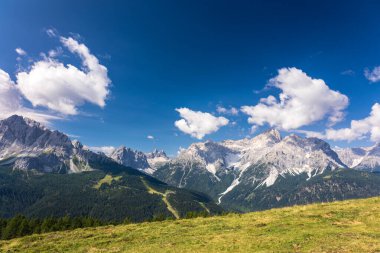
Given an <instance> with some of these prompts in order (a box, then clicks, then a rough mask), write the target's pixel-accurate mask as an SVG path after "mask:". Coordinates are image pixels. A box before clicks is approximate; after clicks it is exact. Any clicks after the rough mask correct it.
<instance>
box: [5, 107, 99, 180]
mask: <svg viewBox="0 0 380 253" xmlns="http://www.w3.org/2000/svg"><path fill="white" fill-rule="evenodd" d="M90 159H92V160H96V159H104V158H102V156H101V155H99V154H95V153H93V152H91V151H89V150H87V149H85V148H84V147H83V146H82V144H81V143H80V142H79V141H71V140H70V138H69V137H68V136H67V135H65V134H63V133H61V132H59V131H56V130H54V131H52V130H49V129H48V128H46V127H45V126H43V125H42V124H41V123H38V122H36V121H33V120H31V119H28V118H24V117H21V116H18V115H13V116H11V117H9V118H7V119H4V120H1V121H0V165H2V166H11V167H12V168H13V169H16V170H24V171H25V170H34V171H38V172H44V173H75V172H82V171H87V170H92V168H91V166H90V165H89V160H90Z"/></svg>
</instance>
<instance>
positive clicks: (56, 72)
mask: <svg viewBox="0 0 380 253" xmlns="http://www.w3.org/2000/svg"><path fill="white" fill-rule="evenodd" d="M52 32H54V31H53V30H52ZM52 32H49V31H47V33H48V35H49V36H53V35H54V36H53V37H55V36H56V33H55V32H54V34H53V33H52ZM60 42H61V43H62V44H63V45H64V46H65V47H66V48H67V49H68V50H69V51H70V52H71V53H73V54H76V55H78V56H79V57H80V58H81V60H82V69H78V68H77V67H75V66H73V65H71V64H68V65H64V64H63V63H61V62H59V61H57V60H55V59H53V58H52V57H55V56H57V55H58V54H60V53H61V52H62V48H61V47H57V49H56V50H52V51H50V52H49V54H48V56H46V54H43V53H42V55H43V60H40V61H37V62H31V66H30V68H28V69H29V70H28V71H25V70H20V72H18V73H17V75H16V77H17V82H14V81H13V80H12V79H11V78H10V76H9V74H8V73H7V72H5V71H4V70H1V69H0V119H3V118H6V117H9V116H11V115H13V114H18V115H22V116H25V117H28V118H32V119H34V120H37V121H40V122H42V123H45V124H49V123H50V122H51V120H55V119H62V118H63V117H64V115H73V114H77V113H78V107H79V106H80V105H82V104H83V103H85V102H90V103H93V104H95V105H98V106H100V107H103V106H104V105H105V99H106V97H107V95H108V93H109V89H108V88H109V85H110V80H109V79H108V76H107V69H106V67H104V66H103V65H100V64H99V61H98V59H97V58H96V57H95V56H93V55H92V54H91V53H90V51H89V49H88V48H87V47H86V46H85V45H84V44H80V43H78V42H77V41H76V40H74V39H72V38H64V37H61V38H60ZM16 52H17V53H18V54H19V55H25V54H26V52H25V51H24V50H22V49H21V48H16ZM27 102H30V103H31V104H32V105H33V106H34V107H36V106H40V107H41V108H30V107H28V106H27V104H28V103H27Z"/></svg>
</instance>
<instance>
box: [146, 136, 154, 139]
mask: <svg viewBox="0 0 380 253" xmlns="http://www.w3.org/2000/svg"><path fill="white" fill-rule="evenodd" d="M146 138H147V139H149V140H153V139H154V136H153V135H148V136H147V137H146Z"/></svg>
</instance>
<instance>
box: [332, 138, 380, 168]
mask: <svg viewBox="0 0 380 253" xmlns="http://www.w3.org/2000/svg"><path fill="white" fill-rule="evenodd" d="M335 152H336V153H337V154H338V156H339V157H340V159H341V160H342V161H343V162H344V163H345V164H346V165H347V166H348V167H350V168H352V169H355V170H360V171H367V172H380V143H376V144H375V145H374V146H372V147H357V148H335Z"/></svg>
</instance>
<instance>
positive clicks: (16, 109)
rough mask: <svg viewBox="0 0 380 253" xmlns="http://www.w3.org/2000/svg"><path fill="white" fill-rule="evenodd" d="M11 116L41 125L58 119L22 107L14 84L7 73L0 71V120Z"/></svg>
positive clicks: (20, 97)
mask: <svg viewBox="0 0 380 253" xmlns="http://www.w3.org/2000/svg"><path fill="white" fill-rule="evenodd" d="M13 114H18V115H21V116H25V117H28V118H32V119H34V120H37V121H39V122H42V123H48V122H49V121H50V120H52V119H58V117H57V116H53V115H50V114H48V113H45V112H40V111H38V110H32V109H29V108H26V107H25V106H23V103H22V96H21V94H20V92H19V91H18V89H17V87H16V85H15V83H14V82H13V81H12V80H11V78H10V76H9V74H8V73H7V72H5V71H4V70H2V69H0V119H4V118H7V117H9V116H11V115H13Z"/></svg>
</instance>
